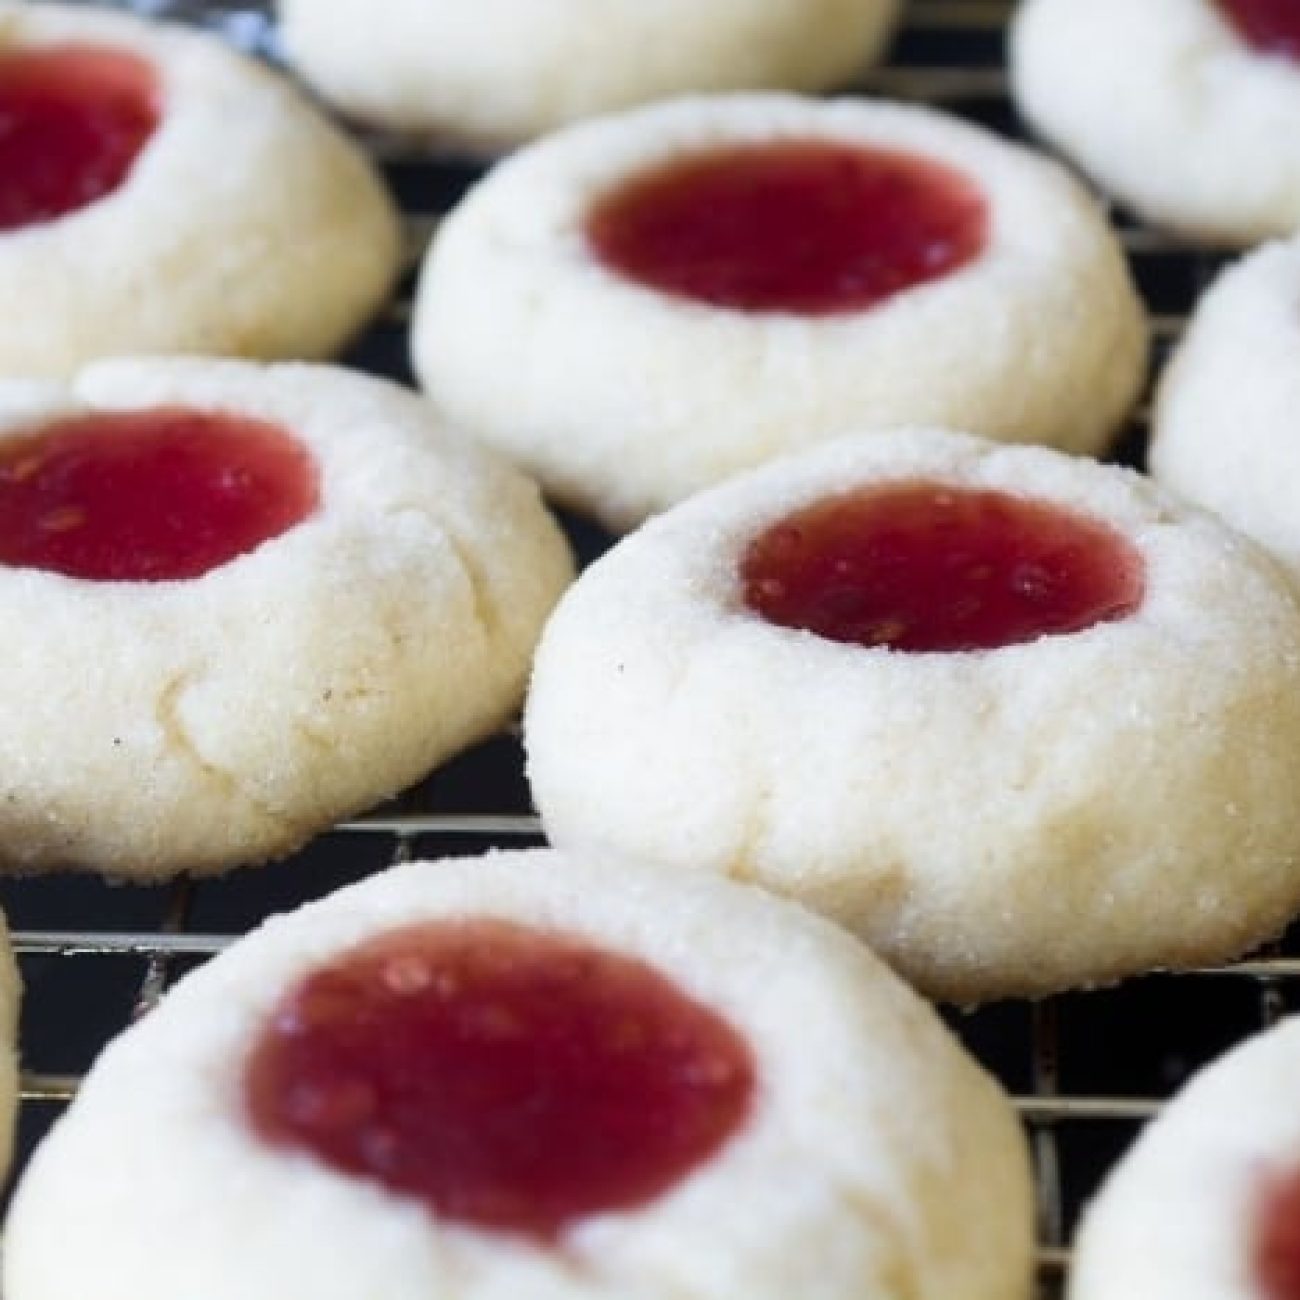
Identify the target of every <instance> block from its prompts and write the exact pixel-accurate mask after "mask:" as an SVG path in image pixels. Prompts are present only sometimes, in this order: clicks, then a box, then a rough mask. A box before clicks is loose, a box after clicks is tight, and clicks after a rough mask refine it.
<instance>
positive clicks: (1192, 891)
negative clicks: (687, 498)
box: [525, 431, 1300, 1002]
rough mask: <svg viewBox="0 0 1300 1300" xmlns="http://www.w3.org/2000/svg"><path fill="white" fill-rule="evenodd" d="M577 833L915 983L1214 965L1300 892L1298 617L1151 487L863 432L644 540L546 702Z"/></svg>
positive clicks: (568, 831)
mask: <svg viewBox="0 0 1300 1300" xmlns="http://www.w3.org/2000/svg"><path fill="white" fill-rule="evenodd" d="M525 738H526V747H527V752H528V772H529V776H530V778H531V781H532V788H533V793H534V797H535V799H536V803H537V807H538V809H539V811H540V813H541V816H542V821H543V823H544V825H545V828H546V830H547V833H548V834H549V836H550V837H551V839H552V841H553V842H554V843H556V844H557V845H559V846H560V847H562V848H568V849H573V850H575V851H577V850H581V851H584V852H591V853H626V854H630V855H635V856H639V857H642V858H646V859H649V860H654V861H658V862H660V863H663V864H665V865H666V866H670V867H675V868H680V869H682V870H688V871H694V872H716V873H722V874H726V875H729V876H733V877H736V878H738V879H744V880H752V881H756V882H758V883H759V884H762V885H764V886H766V887H768V888H770V889H773V890H776V891H777V892H779V893H782V894H786V895H789V896H791V897H793V898H796V899H798V900H800V901H801V902H804V903H806V904H808V905H810V906H813V907H815V908H817V909H819V910H821V911H822V912H824V913H826V914H827V915H829V916H831V917H833V918H834V919H836V920H838V921H841V922H842V923H844V924H846V925H848V926H849V927H850V928H852V929H853V930H855V931H856V932H857V933H858V934H859V935H860V936H862V937H864V938H865V939H866V940H867V941H868V942H869V943H870V944H871V945H872V947H873V948H875V950H876V951H877V952H879V953H880V954H881V955H882V956H884V957H885V958H886V959H887V960H888V961H890V962H891V963H893V965H894V966H895V967H896V968H897V969H898V970H900V971H901V972H902V973H903V974H904V975H905V976H906V977H907V978H908V979H910V980H911V981H912V982H913V983H915V984H916V985H918V986H919V987H920V988H922V989H923V990H925V991H926V992H927V993H929V994H931V995H934V996H938V997H942V998H947V999H952V1000H954V1001H959V1002H973V1001H978V1000H982V999H986V998H993V997H999V996H1008V995H1037V994H1043V993H1048V992H1051V991H1053V990H1056V989H1062V988H1066V987H1071V986H1076V985H1088V984H1097V983H1101V982H1105V981H1110V980H1114V979H1117V978H1119V977H1120V976H1123V975H1127V974H1130V973H1134V972H1137V971H1142V970H1147V969H1150V968H1153V967H1165V966H1168V967H1180V966H1187V965H1195V964H1198V963H1201V962H1205V961H1212V960H1217V959H1220V958H1226V957H1227V956H1229V955H1231V954H1234V953H1237V952H1239V951H1241V950H1243V949H1245V948H1247V947H1249V946H1251V945H1253V944H1255V943H1258V942H1260V941H1262V940H1264V939H1266V938H1268V937H1270V936H1272V935H1273V934H1275V933H1276V932H1278V931H1279V930H1281V929H1282V928H1283V926H1284V925H1285V924H1286V922H1287V921H1288V920H1289V918H1290V917H1291V916H1292V915H1293V914H1294V913H1295V911H1296V910H1297V907H1300V810H1298V809H1297V805H1296V801H1295V799H1294V797H1293V792H1294V790H1295V789H1296V788H1297V782H1300V610H1298V609H1297V605H1296V603H1295V601H1294V599H1293V597H1292V595H1291V593H1290V590H1289V588H1288V586H1287V584H1286V582H1285V579H1284V577H1283V575H1282V574H1281V572H1280V570H1277V569H1276V567H1275V566H1274V565H1273V564H1272V563H1271V562H1270V561H1269V560H1268V558H1267V557H1266V556H1264V555H1263V554H1261V553H1258V552H1257V551H1256V550H1255V548H1254V547H1253V546H1252V545H1251V544H1250V543H1248V542H1247V541H1246V540H1245V539H1244V538H1239V537H1237V536H1236V535H1235V534H1233V533H1230V532H1229V531H1228V530H1227V529H1225V528H1223V527H1222V526H1221V525H1219V524H1218V523H1217V522H1215V521H1214V520H1212V519H1211V518H1210V517H1208V516H1206V515H1203V514H1201V513H1200V512H1199V511H1195V510H1193V509H1191V508H1190V507H1184V506H1182V505H1180V504H1178V503H1177V502H1176V501H1175V500H1173V499H1172V498H1169V497H1167V496H1165V495H1164V494H1163V493H1161V492H1160V491H1158V490H1157V489H1156V488H1155V487H1154V486H1153V485H1151V484H1150V483H1149V482H1148V481H1147V480H1145V479H1143V478H1142V477H1140V476H1139V475H1137V474H1135V473H1133V472H1131V471H1128V470H1122V469H1118V468H1115V467H1112V466H1103V465H1099V464H1096V463H1095V462H1091V461H1085V460H1082V459H1075V458H1071V457H1067V456H1063V455H1061V454H1060V453H1058V452H1054V451H1050V450H1047V449H1043V448H1011V447H1005V446H1000V445H998V444H993V443H988V442H984V441H981V440H978V439H973V438H968V437H961V436H958V435H955V434H945V433H938V432H933V431H905V432H898V433H893V434H888V435H885V434H868V435H865V436H857V437H849V438H845V439H842V440H839V441H837V442H835V443H834V444H832V445H830V446H827V447H825V448H823V449H820V450H818V451H817V452H815V453H809V454H807V455H805V456H802V457H797V458H796V457H792V458H789V459H787V460H785V461H782V462H780V463H779V464H775V465H772V466H768V467H765V468H764V469H762V470H759V471H756V472H753V473H751V474H748V475H744V476H741V477H739V478H737V479H736V480H734V481H733V482H731V483H728V484H725V485H723V486H721V487H719V488H716V489H714V490H712V491H710V492H708V493H704V494H701V495H700V496H699V497H698V498H697V499H696V500H694V501H691V502H687V503H685V504H684V505H682V506H680V507H678V508H677V509H675V510H673V511H671V512H669V513H668V514H666V515H664V516H662V517H661V518H659V519H656V520H653V521H651V522H650V523H649V524H647V525H646V526H645V527H644V528H643V529H642V530H640V531H639V532H638V533H636V534H635V535H633V536H632V537H630V538H627V539H626V540H625V541H623V542H622V543H621V544H620V545H618V546H617V547H615V548H614V549H613V550H612V551H611V552H609V553H608V554H607V555H606V556H605V557H604V558H603V559H601V560H600V561H598V562H597V563H596V564H595V565H594V566H592V567H591V568H590V569H588V570H587V571H586V572H585V573H584V574H583V576H582V577H581V578H580V579H579V581H578V582H577V584H576V585H575V586H574V587H573V588H572V589H571V591H570V592H569V593H568V594H567V595H566V597H565V598H564V599H563V600H562V601H561V603H560V605H559V607H558V609H557V610H556V612H555V614H554V616H553V617H552V619H551V621H550V623H549V624H548V626H547V629H546V632H545V634H544V635H543V638H542V643H541V645H540V647H539V649H538V655H537V661H536V664H535V667H534V675H533V680H532V687H531V694H530V698H529V702H528V706H527V710H526V714H525Z"/></svg>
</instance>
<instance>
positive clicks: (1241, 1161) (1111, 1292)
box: [1069, 1019, 1300, 1300]
mask: <svg viewBox="0 0 1300 1300" xmlns="http://www.w3.org/2000/svg"><path fill="white" fill-rule="evenodd" d="M1298 1089H1300V1020H1296V1019H1290V1020H1286V1021H1284V1022H1283V1023H1282V1024H1280V1025H1278V1026H1277V1027H1276V1028H1274V1029H1271V1030H1269V1031H1268V1032H1267V1033H1264V1034H1259V1035H1257V1036H1255V1037H1254V1038H1251V1039H1249V1040H1247V1041H1246V1042H1245V1043H1243V1044H1241V1045H1239V1046H1238V1047H1236V1048H1234V1049H1233V1050H1232V1051H1231V1052H1229V1053H1228V1054H1227V1055H1226V1056H1224V1057H1223V1058H1222V1059H1220V1060H1218V1061H1216V1062H1215V1063H1214V1064H1212V1065H1210V1066H1209V1067H1207V1068H1206V1069H1204V1070H1203V1071H1201V1072H1200V1073H1199V1074H1197V1075H1196V1076H1195V1077H1194V1078H1193V1079H1192V1080H1191V1082H1190V1083H1188V1084H1187V1085H1186V1086H1185V1087H1184V1089H1183V1090H1182V1091H1181V1092H1180V1093H1179V1094H1178V1095H1177V1096H1176V1097H1175V1098H1174V1100H1173V1101H1172V1102H1171V1103H1170V1104H1169V1106H1168V1107H1167V1108H1166V1109H1165V1110H1164V1111H1163V1112H1162V1113H1161V1114H1160V1116H1159V1117H1158V1118H1157V1119H1156V1120H1155V1121H1154V1122H1153V1123H1151V1124H1150V1125H1149V1126H1148V1127H1147V1128H1146V1129H1145V1130H1144V1131H1143V1133H1142V1135H1141V1136H1140V1137H1139V1139H1138V1141H1137V1143H1136V1144H1135V1146H1134V1147H1133V1148H1132V1149H1131V1150H1130V1151H1129V1153H1128V1154H1127V1155H1126V1156H1125V1157H1124V1159H1123V1160H1122V1161H1121V1162H1120V1163H1119V1165H1118V1166H1117V1167H1116V1168H1115V1169H1114V1170H1113V1171H1112V1173H1111V1175H1110V1177H1109V1179H1108V1180H1107V1182H1106V1183H1105V1184H1104V1185H1103V1187H1102V1191H1101V1193H1100V1194H1099V1195H1098V1197H1097V1199H1096V1200H1095V1201H1094V1202H1093V1204H1092V1205H1091V1206H1090V1207H1089V1209H1088V1211H1087V1213H1086V1215H1085V1217H1084V1220H1083V1225H1082V1227H1081V1229H1080V1232H1079V1235H1078V1239H1077V1243H1076V1250H1075V1257H1074V1259H1075V1262H1074V1271H1073V1278H1072V1281H1071V1285H1070V1291H1069V1295H1070V1300H1293V1297H1294V1296H1295V1295H1297V1294H1300V1290H1298V1288H1300V1236H1298V1235H1297V1230H1296V1224H1297V1215H1296V1207H1297V1204H1298V1198H1300V1115H1298V1114H1297V1107H1296V1104H1295V1098H1296V1095H1297V1090H1298Z"/></svg>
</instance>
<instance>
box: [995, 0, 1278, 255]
mask: <svg viewBox="0 0 1300 1300" xmlns="http://www.w3.org/2000/svg"><path fill="white" fill-rule="evenodd" d="M1283 8H1286V9H1288V11H1289V12H1288V14H1287V15H1286V16H1284V17H1283V19H1282V28H1278V27H1276V26H1275V20H1274V18H1271V17H1270V15H1269V13H1267V12H1266V11H1270V10H1271V11H1278V10H1281V9H1283ZM1286 28H1289V29H1290V31H1291V33H1292V35H1293V36H1294V37H1295V39H1296V41H1300V15H1297V13H1296V11H1295V8H1294V6H1280V5H1277V4H1269V3H1268V2H1267V0H1265V2H1264V3H1259V2H1258V0H1254V2H1252V0H1230V2H1228V0H1222V2H1221V0H1143V3H1141V4H1133V3H1131V0H1024V3H1023V4H1022V6H1021V8H1020V11H1019V14H1018V16H1017V19H1016V22H1015V25H1014V27H1013V29H1012V40H1011V70H1012V89H1013V93H1014V95H1015V99H1016V102H1017V104H1018V106H1019V108H1020V110H1021V112H1022V113H1023V114H1024V115H1025V117H1026V118H1027V119H1028V120H1029V121H1030V122H1031V123H1032V124H1033V126H1034V127H1035V129H1036V130H1038V131H1039V132H1041V133H1042V135H1043V136H1045V137H1046V138H1047V139H1048V140H1050V141H1051V142H1052V143H1053V144H1055V145H1057V146H1058V147H1059V148H1060V149H1062V150H1063V151H1064V152H1065V153H1066V154H1068V155H1069V156H1070V157H1071V158H1072V159H1074V161H1075V162H1077V163H1078V164H1079V165H1080V166H1081V167H1083V168H1084V170H1085V171H1087V172H1088V173H1089V175H1090V176H1092V177H1093V179H1094V180H1096V181H1097V182H1098V183H1099V184H1100V185H1101V186H1102V187H1103V188H1104V189H1106V190H1107V191H1109V192H1110V193H1111V194H1113V195H1115V196H1116V197H1117V198H1119V199H1122V200H1123V201H1124V202H1125V203H1126V204H1128V205H1130V206H1131V207H1133V208H1134V209H1135V210H1136V211H1137V212H1138V214H1139V215H1140V216H1142V217H1143V218H1145V219H1146V220H1148V221H1151V222H1154V223H1156V224H1158V225H1161V226H1166V227H1168V228H1169V229H1171V230H1174V231H1176V232H1179V233H1181V234H1184V235H1187V236H1189V237H1191V238H1193V239H1197V240H1201V241H1205V242H1209V243H1214V244H1224V245H1229V246H1236V247H1244V246H1246V245H1249V244H1253V243H1258V242H1259V241H1261V240H1263V239H1268V238H1270V237H1274V236H1279V235H1286V234H1289V233H1291V232H1292V231H1294V230H1296V229H1297V228H1300V143H1298V142H1297V141H1296V138H1295V132H1294V130H1293V129H1292V124H1293V123H1294V122H1295V120H1296V116H1297V114H1300V66H1297V63H1296V59H1297V57H1300V44H1291V45H1290V47H1289V52H1288V51H1287V43H1286V42H1285V41H1282V42H1279V40H1278V39H1277V38H1278V37H1279V36H1280V35H1281V34H1282V33H1283V32H1284V30H1285V29H1286Z"/></svg>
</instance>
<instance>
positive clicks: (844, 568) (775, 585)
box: [741, 482, 1144, 651]
mask: <svg viewBox="0 0 1300 1300" xmlns="http://www.w3.org/2000/svg"><path fill="white" fill-rule="evenodd" d="M741 580H742V583H743V588H744V599H745V603H746V604H747V605H748V606H749V608H750V609H751V610H753V611H754V612H755V613H757V614H759V615H761V616H762V617H763V618H765V619H767V620H768V621H769V622H772V623H776V624H779V625H780V626H782V627H789V628H802V629H805V630H807V631H810V632H815V633H816V634H817V635H818V636H823V637H827V638H828V639H830V640H832V641H842V642H847V643H850V644H854V645H862V646H887V647H889V648H890V649H893V650H911V651H927V650H937V651H943V650H993V649H997V648H998V647H1001V646H1009V645H1019V644H1022V643H1024V642H1028V641H1033V640H1036V639H1037V638H1038V637H1041V636H1049V635H1058V634H1062V633H1068V632H1077V631H1081V630H1083V629H1084V628H1088V627H1092V626H1093V625H1094V624H1097V623H1104V622H1109V621H1112V620H1116V619H1122V618H1124V617H1126V616H1127V615H1129V614H1131V613H1133V612H1134V611H1135V610H1136V609H1137V608H1138V606H1139V605H1140V604H1141V602H1142V594H1143V588H1144V567H1143V564H1142V560H1141V557H1140V556H1139V555H1138V554H1137V552H1136V551H1135V550H1134V548H1133V547H1132V546H1131V545H1130V544H1129V542H1128V541H1127V540H1126V539H1125V538H1123V537H1122V536H1120V535H1119V534H1118V533H1116V532H1114V531H1113V530H1112V529H1111V528H1110V527H1108V526H1107V525H1105V524H1101V523H1099V522H1097V521H1095V520H1092V519H1088V518H1086V517H1085V516H1083V515H1079V514H1075V513H1073V512H1072V511H1069V510H1065V509H1062V508H1061V507H1060V506H1056V505H1049V504H1047V503H1046V502H1039V501H1032V500H1028V499H1026V498H1023V497H1018V496H1012V495H1010V494H1009V493H1005V492H993V491H977V490H972V489H968V488H958V487H950V486H947V485H945V484H942V483H929V482H905V483H896V484H890V485H887V486H883V487H876V486H873V487H868V488H863V489H861V490H859V491H856V492H851V493H848V494H846V495H843V496H836V497H831V498H828V499H826V500H824V501H820V502H818V503H817V504H816V505H813V506H809V507H807V508H806V509H803V510H800V511H798V512H797V513H795V514H793V515H790V516H788V517H787V518H785V519H783V520H781V521H780V522H779V523H777V524H775V525H774V526H772V527H770V528H769V529H768V530H767V531H766V532H764V533H762V534H761V535H760V536H759V537H757V538H756V539H755V540H754V541H753V542H752V543H751V544H750V546H749V548H748V550H747V551H746V553H745V555H744V557H743V559H742V562H741Z"/></svg>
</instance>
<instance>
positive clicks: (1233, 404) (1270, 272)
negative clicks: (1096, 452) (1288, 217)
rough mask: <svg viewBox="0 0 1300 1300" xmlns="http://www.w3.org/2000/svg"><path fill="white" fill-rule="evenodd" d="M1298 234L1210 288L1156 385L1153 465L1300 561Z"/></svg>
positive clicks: (1176, 485)
mask: <svg viewBox="0 0 1300 1300" xmlns="http://www.w3.org/2000/svg"><path fill="white" fill-rule="evenodd" d="M1297 301H1300V244H1294V243H1288V244H1271V245H1269V246H1268V247H1267V248H1263V249H1260V250H1259V251H1257V252H1255V253H1252V254H1251V255H1250V257H1248V258H1246V259H1245V260H1244V261H1242V262H1240V263H1238V264H1237V265H1236V266H1234V267H1232V268H1231V269H1229V270H1228V271H1227V272H1225V273H1224V274H1223V275H1222V276H1220V278H1219V279H1218V281H1217V282H1216V283H1215V284H1214V285H1213V286H1212V287H1211V289H1210V291H1209V292H1208V293H1207V294H1206V295H1205V296H1204V297H1203V298H1202V299H1201V301H1200V303H1199V304H1198V306H1197V308H1196V312H1195V314H1194V315H1193V317H1192V320H1191V323H1190V325H1189V327H1188V329H1187V332H1186V334H1185V335H1184V336H1183V340H1182V343H1181V344H1180V346H1179V348H1178V350H1177V352H1176V353H1175V354H1174V358H1173V360H1172V361H1171V362H1170V364H1169V367H1168V369H1167V370H1166V371H1165V374H1164V377H1163V379H1162V380H1161V383H1160V387H1159V390H1158V395H1157V400H1156V404H1155V415H1154V419H1153V422H1152V440H1151V447H1150V451H1149V453H1148V456H1149V460H1150V464H1151V472H1152V473H1153V474H1154V475H1155V476H1156V478H1158V479H1160V480H1161V481H1162V482H1164V483H1165V484H1166V485H1167V486H1168V487H1170V488H1172V489H1173V490H1174V491H1176V492H1179V493H1181V494H1182V495H1183V496H1185V497H1187V498H1188V499H1189V500H1192V501H1195V502H1197V503H1199V504H1200V505H1203V506H1207V507H1208V508H1210V509H1211V510H1214V511H1216V512H1217V513H1218V514H1220V515H1221V516H1222V517H1223V518H1224V519H1226V520H1227V521H1228V522H1229V523H1230V524H1232V525H1233V526H1234V527H1236V528H1239V529H1240V530H1241V531H1242V532H1244V533H1246V534H1248V535H1249V536H1251V537H1253V538H1255V540H1256V541H1258V542H1260V543H1261V544H1262V545H1263V546H1265V547H1267V548H1268V549H1269V550H1270V551H1272V552H1273V553H1274V554H1275V555H1276V556H1278V558H1279V559H1281V560H1282V561H1283V562H1284V563H1285V564H1286V565H1287V566H1288V567H1289V568H1291V569H1292V570H1293V571H1300V445H1297V441H1296V436H1295V432H1296V431H1295V422H1296V412H1297V410H1300V320H1297V319H1296V302H1297Z"/></svg>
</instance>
